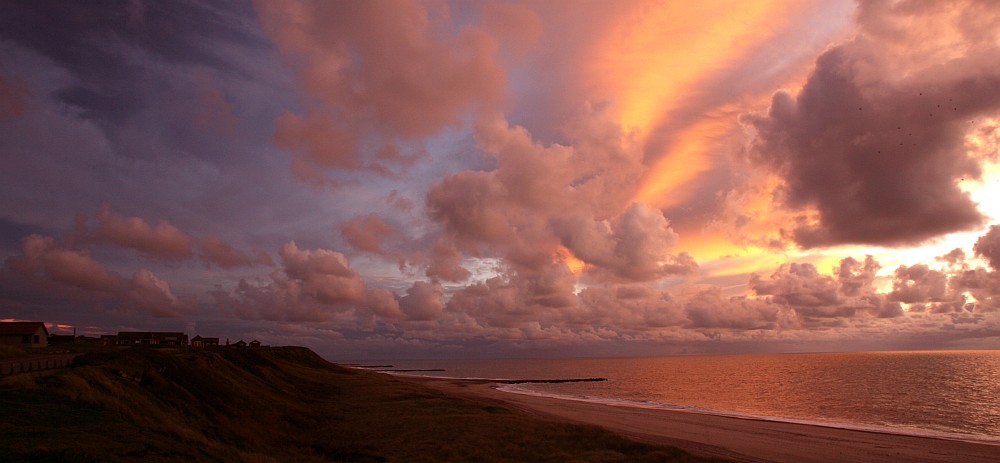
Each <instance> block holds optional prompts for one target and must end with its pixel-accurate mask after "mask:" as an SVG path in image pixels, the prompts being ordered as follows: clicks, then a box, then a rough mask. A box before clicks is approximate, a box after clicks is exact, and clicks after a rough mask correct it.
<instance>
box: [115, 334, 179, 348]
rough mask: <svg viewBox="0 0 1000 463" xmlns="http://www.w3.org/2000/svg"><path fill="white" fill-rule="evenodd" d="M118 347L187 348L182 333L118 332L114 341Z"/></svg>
mask: <svg viewBox="0 0 1000 463" xmlns="http://www.w3.org/2000/svg"><path fill="white" fill-rule="evenodd" d="M115 344H117V345H119V346H142V345H150V346H187V345H188V337H187V335H186V334H184V333H174V332H166V331H119V332H118V336H117V338H116V340H115Z"/></svg>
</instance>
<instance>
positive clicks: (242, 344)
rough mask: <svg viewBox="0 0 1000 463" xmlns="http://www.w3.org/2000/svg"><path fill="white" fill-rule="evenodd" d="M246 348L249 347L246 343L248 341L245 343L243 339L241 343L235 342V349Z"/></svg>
mask: <svg viewBox="0 0 1000 463" xmlns="http://www.w3.org/2000/svg"><path fill="white" fill-rule="evenodd" d="M246 346H247V343H246V341H244V340H242V339H240V340H239V341H236V342H235V343H234V344H233V347H246Z"/></svg>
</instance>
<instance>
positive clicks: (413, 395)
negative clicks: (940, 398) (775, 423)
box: [0, 347, 704, 462]
mask: <svg viewBox="0 0 1000 463" xmlns="http://www.w3.org/2000/svg"><path fill="white" fill-rule="evenodd" d="M0 411H2V413H0V450H2V451H0V461H79V462H85V461H125V460H133V461H134V460H136V459H140V460H142V461H222V462H228V461H233V462H236V461H239V462H271V461H274V462H284V461H352V462H353V461H359V462H364V461H372V462H377V461H553V462H556V461H559V462H562V461H704V460H700V459H696V458H694V457H690V456H689V455H687V454H684V453H682V452H680V451H678V450H675V449H670V448H664V447H655V446H650V445H645V444H640V443H636V442H633V441H629V440H626V439H624V438H621V437H619V436H617V435H614V434H611V433H609V432H606V431H603V430H601V429H600V428H596V427H588V426H577V425H569V424H561V423H552V422H545V421H538V420H536V419H533V418H530V417H528V416H526V415H524V414H522V413H521V412H518V411H514V410H510V409H507V408H505V407H504V406H503V405H501V404H500V403H494V402H489V401H485V400H472V399H468V398H462V397H454V396H449V395H446V394H444V393H442V392H439V391H436V390H433V389H429V388H427V387H425V386H422V385H420V384H416V383H413V382H410V381H406V380H403V379H397V378H392V377H387V376H385V375H380V374H376V373H372V372H368V371H359V370H352V369H346V368H342V367H339V366H336V365H333V364H330V363H328V362H326V361H324V360H323V359H322V358H320V357H319V356H317V355H316V354H315V353H313V352H312V351H310V350H308V349H305V348H297V347H285V348H272V349H217V350H194V349H176V350H174V349H142V348H136V349H107V350H104V351H100V352H90V353H86V354H84V355H82V356H80V357H79V358H78V359H77V361H76V363H75V366H73V367H71V368H67V369H64V370H59V371H56V372H53V373H51V374H42V375H15V376H10V377H6V378H3V379H2V380H0Z"/></svg>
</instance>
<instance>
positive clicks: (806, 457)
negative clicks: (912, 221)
mask: <svg viewBox="0 0 1000 463" xmlns="http://www.w3.org/2000/svg"><path fill="white" fill-rule="evenodd" d="M410 378H413V377H410ZM413 380H414V381H418V382H420V383H423V384H425V385H428V386H430V387H434V388H436V389H439V390H442V391H445V392H448V393H452V394H457V395H462V396H466V397H478V398H485V399H489V400H496V401H501V402H504V403H506V404H508V405H510V406H512V407H515V408H517V409H520V410H523V411H526V412H528V413H531V414H533V415H536V416H539V417H542V418H548V419H556V420H563V421H569V422H576V423H586V424H593V425H598V426H601V427H603V428H606V429H608V430H611V431H614V432H617V433H619V434H622V435H625V436H628V437H630V438H634V439H637V440H640V441H645V442H652V443H658V444H666V445H672V446H676V447H679V448H681V449H684V450H686V451H688V452H691V453H693V454H696V455H701V456H715V457H722V458H727V459H731V460H734V461H741V462H774V463H786V462H787V463H793V462H817V463H819V462H836V461H843V462H855V463H866V462H868V463H875V462H962V463H978V462H984V463H985V462H1000V445H991V444H986V443H978V442H966V441H959V440H948V439H937V438H928V437H917V436H907V435H899V434H888V433H879V432H868V431H856V430H847V429H838V428H830V427H824V426H814V425H807V424H795V423H784V422H776V421H766V420H755V419H745V418H734V417H725V416H717V415H709V414H702V413H693V412H684V411H674V410H656V409H643V408H634V407H623V406H613V405H605V404H598V403H591V402H582V401H574V400H562V399H554V398H548V397H537V396H530V395H523V394H514V393H509V392H503V391H498V390H497V389H496V388H495V385H494V384H492V383H489V382H484V381H467V380H449V379H428V378H413Z"/></svg>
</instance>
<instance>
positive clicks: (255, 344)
mask: <svg viewBox="0 0 1000 463" xmlns="http://www.w3.org/2000/svg"><path fill="white" fill-rule="evenodd" d="M247 345H248V346H250V347H251V348H254V349H256V348H258V347H260V341H258V340H256V339H254V340H253V341H250V344H247Z"/></svg>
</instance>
